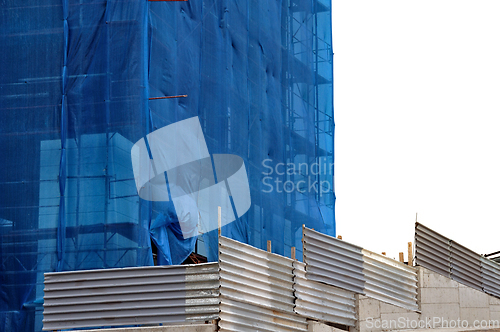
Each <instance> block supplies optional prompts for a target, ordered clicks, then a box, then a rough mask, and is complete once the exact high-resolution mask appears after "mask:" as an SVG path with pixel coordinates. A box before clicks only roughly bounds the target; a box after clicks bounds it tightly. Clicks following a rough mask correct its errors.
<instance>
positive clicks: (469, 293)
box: [418, 267, 500, 326]
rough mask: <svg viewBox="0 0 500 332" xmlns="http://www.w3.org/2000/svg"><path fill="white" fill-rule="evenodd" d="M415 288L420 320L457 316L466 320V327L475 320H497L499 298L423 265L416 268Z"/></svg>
mask: <svg viewBox="0 0 500 332" xmlns="http://www.w3.org/2000/svg"><path fill="white" fill-rule="evenodd" d="M418 290H419V307H420V309H421V319H423V320H425V319H433V318H435V317H438V318H440V319H441V321H445V320H448V321H449V320H455V321H456V320H458V319H460V320H462V321H467V323H468V326H473V325H474V322H475V321H490V320H498V321H499V322H500V313H499V309H500V306H499V305H498V304H500V299H497V298H495V297H493V296H490V295H488V294H486V293H484V292H482V291H478V290H476V289H473V288H470V287H468V286H465V285H463V284H460V283H458V282H456V281H454V280H451V279H450V278H447V277H444V276H442V275H439V274H437V273H435V272H432V271H430V270H428V269H426V268H423V267H418ZM436 320H437V319H436ZM438 325H441V324H439V323H438Z"/></svg>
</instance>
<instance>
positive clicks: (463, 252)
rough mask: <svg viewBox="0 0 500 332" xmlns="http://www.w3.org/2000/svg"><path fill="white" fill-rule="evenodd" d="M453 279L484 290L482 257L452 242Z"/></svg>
mask: <svg viewBox="0 0 500 332" xmlns="http://www.w3.org/2000/svg"><path fill="white" fill-rule="evenodd" d="M451 278H452V279H453V280H456V281H458V282H460V283H462V284H464V285H466V286H469V287H472V288H475V289H477V290H482V285H481V256H480V255H479V254H476V253H475V252H473V251H472V250H470V249H467V248H465V247H464V246H462V245H460V244H458V243H456V242H455V241H451Z"/></svg>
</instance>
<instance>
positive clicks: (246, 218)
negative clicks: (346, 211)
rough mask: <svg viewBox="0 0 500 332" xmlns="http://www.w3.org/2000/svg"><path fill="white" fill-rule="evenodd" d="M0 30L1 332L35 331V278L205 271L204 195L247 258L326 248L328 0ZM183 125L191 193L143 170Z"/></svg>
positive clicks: (103, 15)
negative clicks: (197, 266) (158, 136)
mask: <svg viewBox="0 0 500 332" xmlns="http://www.w3.org/2000/svg"><path fill="white" fill-rule="evenodd" d="M0 27H1V29H0V45H2V46H1V49H2V50H1V52H0V64H1V69H0V111H1V121H0V153H1V154H0V155H1V158H0V165H1V172H0V235H1V237H0V239H1V240H0V241H1V245H0V257H1V268H0V331H9V332H10V331H41V329H42V310H43V309H42V304H43V280H44V279H43V273H44V272H53V271H68V270H84V269H98V268H113V267H127V266H145V265H153V264H154V263H155V259H154V257H156V256H154V255H153V253H154V252H155V253H157V257H156V262H157V263H158V264H179V263H181V262H182V261H184V259H185V258H186V257H187V256H188V255H189V254H190V253H191V252H192V251H195V252H196V253H198V254H200V255H202V256H206V257H208V260H209V261H214V260H216V259H217V239H216V236H217V229H216V227H217V226H215V227H212V226H211V225H213V223H214V217H213V216H214V211H216V210H214V207H213V206H212V205H215V203H214V204H211V203H210V204H209V203H207V201H204V199H205V198H206V197H210V195H211V194H210V193H214V192H215V193H216V194H214V195H215V196H217V195H219V196H220V197H222V198H220V197H218V196H217V197H216V198H217V199H219V198H220V199H219V200H218V201H217V200H214V202H215V201H217V202H218V203H217V205H218V206H221V205H222V210H223V211H222V214H221V219H222V222H221V224H222V225H223V227H222V235H224V236H227V237H230V238H233V239H236V240H238V241H241V242H245V243H249V244H251V245H253V246H255V247H257V248H266V245H267V241H268V240H271V241H272V251H273V252H275V253H278V254H281V255H285V256H289V255H290V250H291V247H293V246H295V247H297V256H298V258H299V259H301V255H302V252H301V250H302V246H301V236H302V228H301V226H302V224H305V225H306V226H307V227H309V228H314V229H315V230H317V231H320V232H322V233H325V234H328V235H332V236H335V217H334V204H335V194H334V189H333V132H334V122H333V89H332V84H333V54H332V49H331V6H330V1H328V0H309V1H305V0H291V1H257V0H219V1H215V0H201V1H194V0H190V1H187V2H176V1H168V2H167V1H154V2H153V1H151V2H148V1H144V0H141V1H139V0H113V1H103V0H95V1H92V0H78V1H77V0H71V1H70V0H43V1H40V0H23V1H14V0H0ZM169 96H174V97H175V96H176V97H175V98H164V97H169ZM157 97H159V99H157ZM184 120H189V123H190V125H192V128H201V131H200V132H199V133H201V135H202V137H203V140H204V141H203V144H204V145H203V144H201V143H196V144H198V145H199V146H200V147H202V148H203V149H205V150H206V151H209V154H207V153H208V152H207V153H205V154H204V156H205V158H208V159H203V160H205V161H206V162H201V161H200V162H199V163H198V164H197V161H196V160H194V159H193V160H192V163H191V164H190V166H189V167H191V168H190V169H193V167H194V168H195V169H196V167H198V169H197V170H196V172H195V173H196V174H202V172H201V170H203V172H205V171H207V169H208V173H210V172H212V173H210V174H209V175H207V177H206V178H204V180H207V181H208V182H206V183H205V182H203V181H199V180H197V181H198V182H196V181H195V182H189V181H191V180H190V179H188V178H189V177H188V176H186V174H187V173H186V172H185V171H184V173H182V172H180V171H179V170H178V169H176V168H174V169H169V170H168V171H166V172H165V169H163V168H161V169H159V168H158V165H159V163H160V162H161V160H159V157H158V156H159V155H161V158H164V159H165V160H166V161H165V160H164V161H165V163H164V164H165V165H166V164H168V163H169V162H170V161H169V158H170V157H169V155H170V156H172V151H171V150H169V151H167V152H166V153H165V154H163V152H165V150H166V148H165V146H164V145H161V143H162V142H161V141H159V142H156V143H159V145H160V146H163V148H161V147H160V148H158V149H156V150H154V149H153V145H152V143H151V137H152V136H151V135H150V134H152V133H154V132H155V131H157V130H159V129H161V128H173V127H167V126H170V125H173V124H176V123H181V122H182V121H184ZM182 123H183V124H186V123H187V122H182ZM175 128H180V125H179V126H177V127H175ZM172 133H173V134H172ZM169 135H174V136H173V137H178V140H179V142H180V141H182V142H183V144H184V145H182V144H177V143H176V144H175V146H176V149H179V150H180V149H184V147H185V146H187V147H188V149H192V150H193V151H195V150H196V149H197V146H198V145H196V147H194V146H193V145H190V144H188V143H187V142H190V139H192V137H191V138H186V139H184V136H183V135H187V136H189V135H191V136H192V134H190V133H187V132H183V131H178V132H170V133H169ZM169 137H170V136H169ZM141 139H143V140H142V141H141ZM148 139H149V143H147V140H148ZM182 142H181V143H182ZM139 143H140V144H139ZM134 144H135V145H134ZM138 144H139V145H141V144H142V145H141V146H142V147H144V148H143V150H142V154H141V153H138V154H137V155H136V157H137V158H138V159H137V160H139V159H140V160H139V161H137V160H136V162H137V163H138V165H139V166H140V167H139V168H138V169H136V168H135V166H134V165H135V164H134V165H133V158H134V156H132V155H131V151H132V150H133V147H134V146H139V145H138ZM169 144H171V145H172V144H173V143H172V142H170V143H169ZM162 149H163V150H162ZM200 149H201V148H200ZM205 150H204V151H205ZM137 151H139V152H141V151H140V149H139V150H137ZM196 151H198V150H196ZM200 151H201V150H200ZM181 152H182V151H181ZM198 152H199V151H198ZM193 156H195V153H194V152H193V153H191V157H193ZM142 157H144V158H142ZM141 158H142V159H141ZM174 159H175V158H174ZM144 160H145V161H144ZM228 160H229V161H230V162H227V161H228ZM241 161H242V162H241ZM143 162H144V163H146V164H148V163H149V164H148V165H150V166H152V170H154V172H155V175H159V176H156V177H155V178H154V179H153V180H154V181H153V180H151V181H150V182H147V183H146V184H144V183H142V182H141V181H142V180H141V177H140V176H138V172H139V173H140V172H142V170H143V169H144V168H141V167H143V164H142V163H143ZM207 163H208V164H207ZM226 164H232V165H233V166H234V165H237V167H236V166H234V167H233V166H231V167H232V168H234V169H232V171H234V172H235V173H234V174H236V175H237V176H236V175H235V177H232V173H231V172H229V171H228V169H226V170H224V169H223V168H224V167H222V166H225V165H226ZM141 165H142V166H141ZM165 165H163V166H165ZM197 165H198V166H197ZM203 165H205V166H206V165H209V167H208V168H207V167H205V168H203ZM210 165H211V166H212V168H210ZM218 165H219V166H218ZM221 165H222V166H221ZM153 166H155V167H156V168H155V167H153ZM218 167H219V169H218ZM226 168H230V167H229V166H227V167H226ZM137 170H139V171H137ZM148 170H149V169H148ZM157 171H158V172H159V173H158V174H157V173H156V172H157ZM169 172H171V173H172V172H173V173H172V174H174V173H175V174H176V176H177V177H176V181H178V182H177V183H175V184H174V183H173V182H172V181H173V180H172V175H171V174H169ZM208 173H207V174H208ZM226 173H227V174H226ZM229 173H231V174H229ZM141 174H143V173H141ZM179 174H181V175H183V176H184V177H182V176H180V175H179ZM146 175H147V174H146ZM182 181H184V182H182ZM217 181H219V182H217ZM181 182H182V183H181ZM202 182H203V183H205V186H206V187H203V189H204V190H205V189H206V191H205V192H204V193H203V194H202V190H201V189H200V188H201V187H200V186H202V185H203V184H202ZM186 183H188V185H186ZM193 183H195V184H196V185H198V187H196V185H193ZM162 184H163V186H164V187H163V188H165V187H166V186H167V185H169V186H170V187H169V188H170V189H169V190H167V191H165V192H164V196H163V197H164V199H155V198H154V197H153V196H151V195H149V194H148V193H151V192H153V191H154V189H152V188H162V187H161V185H162ZM208 184H210V185H208ZM224 184H225V186H224ZM141 185H144V186H146V185H148V186H149V185H150V186H151V187H140V186H141ZM216 185H217V186H216ZM139 187H140V188H139ZM212 187H213V188H215V189H217V190H219V191H212V189H213V188H212ZM141 188H146V189H144V191H143V194H144V196H143V195H139V193H138V189H141ZM148 188H149V189H148ZM175 188H180V189H179V190H180V191H179V192H181V193H185V194H186V195H183V194H176V193H175V190H177V189H175ZM196 188H198V189H200V190H199V192H198V191H196V190H194V189H196ZM181 189H182V190H183V191H182V190H181ZM160 191H161V190H160ZM246 192H248V193H249V195H247V194H246ZM241 193H245V194H244V195H240V194H241ZM195 194H196V195H195ZM148 195H149V196H148ZM159 195H160V194H159ZM214 195H212V196H214ZM160 196H161V195H160ZM160 196H158V197H160ZM179 197H180V198H179ZM193 197H194V198H193ZM195 198H196V200H195ZM250 199H251V202H250ZM210 202H212V201H210ZM221 202H222V203H221ZM198 210H199V213H198ZM193 211H194V213H193ZM215 215H216V217H215V218H217V211H216V212H215ZM233 219H234V221H233ZM197 223H198V224H197ZM203 223H204V224H203ZM188 226H189V227H188ZM214 228H215V229H214ZM187 233H189V234H190V235H189V236H187V235H186V234H187ZM193 234H194V235H195V236H192V235H193Z"/></svg>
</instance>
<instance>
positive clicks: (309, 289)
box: [293, 261, 356, 326]
mask: <svg viewBox="0 0 500 332" xmlns="http://www.w3.org/2000/svg"><path fill="white" fill-rule="evenodd" d="M293 265H294V270H293V274H294V281H295V282H294V285H293V288H294V290H295V298H296V299H295V312H296V313H297V314H299V315H301V316H305V317H308V318H312V319H317V320H320V321H326V322H330V323H337V324H342V325H348V326H354V325H355V323H356V303H355V298H354V293H353V292H349V291H346V290H343V289H339V288H336V287H333V286H329V285H325V284H322V283H319V282H316V281H312V280H309V279H307V278H306V271H305V264H304V263H301V262H298V261H294V263H293Z"/></svg>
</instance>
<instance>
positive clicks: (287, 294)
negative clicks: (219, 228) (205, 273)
mask: <svg viewBox="0 0 500 332" xmlns="http://www.w3.org/2000/svg"><path fill="white" fill-rule="evenodd" d="M219 266H220V285H221V288H220V295H221V306H220V308H221V312H220V322H219V326H220V328H221V331H307V323H306V319H305V318H303V317H299V316H298V315H296V314H295V313H294V311H293V307H294V302H295V296H294V294H293V261H292V260H291V259H289V258H286V257H283V256H280V255H276V254H272V253H268V252H265V251H263V250H259V249H256V248H254V247H252V246H249V245H247V244H243V243H241V242H238V241H234V240H231V239H229V238H225V237H219Z"/></svg>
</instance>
